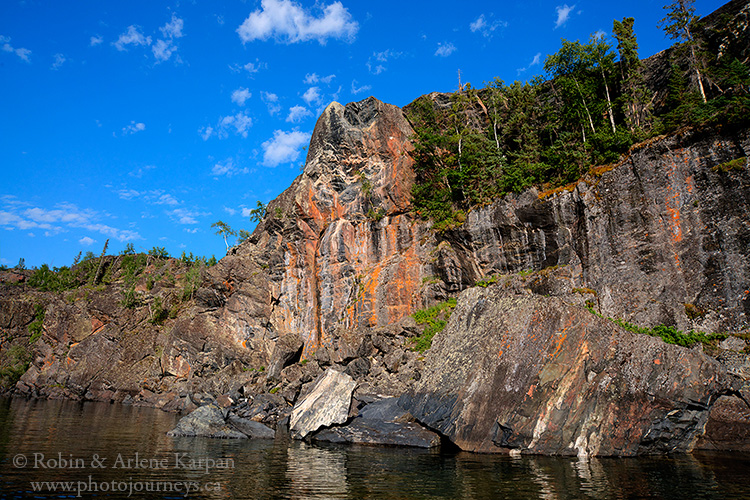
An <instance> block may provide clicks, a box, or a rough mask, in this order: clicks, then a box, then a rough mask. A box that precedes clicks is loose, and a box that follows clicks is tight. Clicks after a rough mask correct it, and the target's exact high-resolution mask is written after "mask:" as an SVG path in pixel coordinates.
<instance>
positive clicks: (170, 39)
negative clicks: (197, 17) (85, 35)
mask: <svg viewBox="0 0 750 500" xmlns="http://www.w3.org/2000/svg"><path fill="white" fill-rule="evenodd" d="M183 27H184V22H183V20H182V19H180V18H178V17H177V16H176V15H175V14H174V13H172V19H171V20H170V21H169V22H167V23H166V24H165V25H164V26H162V27H161V28H159V31H160V32H161V35H162V36H161V38H159V39H158V40H156V42H154V43H153V45H152V38H151V36H146V35H145V34H144V33H143V32H142V31H141V28H140V27H139V26H135V25H131V26H128V29H127V31H126V32H125V33H122V34H121V35H120V36H119V38H118V39H117V41H115V42H113V43H112V45H114V46H115V48H116V49H117V50H119V51H125V50H127V49H128V46H131V45H132V46H134V47H138V46H150V47H151V52H152V53H153V55H154V59H156V62H157V64H158V63H162V62H164V61H168V60H169V59H170V58H171V57H172V55H173V54H174V53H175V52H176V51H177V44H176V42H175V40H176V39H178V38H182V37H183V36H184V33H183V32H182V29H183ZM100 40H101V37H91V45H96V44H98V43H101V41H100ZM177 60H178V62H179V61H180V60H179V56H178V59H177Z"/></svg>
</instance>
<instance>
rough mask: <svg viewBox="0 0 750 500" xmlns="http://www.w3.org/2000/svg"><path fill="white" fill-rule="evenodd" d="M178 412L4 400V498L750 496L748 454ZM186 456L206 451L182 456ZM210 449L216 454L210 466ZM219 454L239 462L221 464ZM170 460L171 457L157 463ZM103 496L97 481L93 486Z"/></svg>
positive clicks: (0, 495)
mask: <svg viewBox="0 0 750 500" xmlns="http://www.w3.org/2000/svg"><path fill="white" fill-rule="evenodd" d="M176 419H177V416H175V415H171V414H167V413H163V412H161V411H157V410H152V409H146V408H132V407H125V406H117V405H106V404H99V403H83V404H82V403H74V402H63V401H25V400H0V499H4V498H21V497H29V496H39V492H36V491H32V490H33V488H32V486H31V483H32V482H34V481H36V482H39V481H47V482H50V481H61V482H62V481H85V480H87V479H89V477H91V478H92V479H93V480H94V481H95V482H98V483H104V482H109V484H112V482H113V481H114V482H115V483H116V484H121V483H122V484H126V483H127V482H128V481H130V484H141V485H144V484H146V483H149V484H152V486H153V485H154V484H157V483H159V482H161V483H169V484H173V483H177V482H182V483H184V484H196V485H200V486H201V487H202V489H200V490H199V491H192V490H191V491H188V492H187V493H189V495H188V497H189V498H201V499H203V498H205V499H209V498H210V499H225V498H232V499H245V498H247V499H256V498H257V499H276V498H288V499H359V498H377V499H427V498H429V499H432V498H435V499H467V500H469V499H486V498H512V499H554V500H558V499H560V500H566V499H578V498H583V499H586V498H595V499H630V498H655V499H656V498H658V499H662V498H665V499H670V498H673V499H684V498H706V499H714V498H715V499H719V498H722V499H723V498H750V481H749V479H750V455H747V454H718V453H711V454H708V453H706V454H695V455H694V456H690V455H682V456H675V457H655V458H639V459H608V458H599V459H597V458H592V459H588V460H581V459H578V458H559V457H526V456H523V457H516V458H513V457H507V456H494V455H475V454H468V453H446V452H443V453H440V452H436V451H434V450H412V449H399V448H375V447H362V446H336V445H309V444H305V443H301V442H296V441H288V440H283V439H279V440H277V441H250V440H247V441H237V440H216V439H200V438H176V439H175V438H169V437H167V436H166V435H165V432H166V431H167V430H169V429H170V428H172V427H173V426H174V424H175V423H176ZM35 453H41V454H44V456H45V457H47V458H55V457H58V456H60V457H62V458H65V457H73V458H79V457H80V458H85V459H87V460H88V459H90V458H91V457H92V456H94V455H97V454H98V455H99V456H101V457H106V458H107V459H108V462H107V464H109V465H110V466H111V465H112V464H113V462H114V461H115V460H116V459H117V457H118V456H121V457H122V458H123V459H127V458H130V459H134V458H136V457H140V458H146V459H149V460H152V461H151V462H144V463H143V464H144V465H146V466H145V467H140V468H135V467H132V465H133V463H132V462H131V467H129V468H125V469H123V468H112V467H106V468H100V469H93V468H92V467H90V465H89V466H87V467H86V468H83V469H81V468H67V469H66V468H47V469H41V468H37V469H34V468H30V467H16V466H15V465H14V462H13V460H14V458H15V457H17V456H18V455H24V456H28V457H33V456H34V454H35ZM58 454H60V455H58ZM180 457H182V458H184V459H186V460H193V461H194V462H186V463H180V462H179V458H180ZM200 459H205V460H210V461H212V462H206V463H203V466H202V467H201V466H198V465H200V464H199V463H198V462H197V461H199V460H200ZM160 461H163V462H160ZM219 461H224V462H223V463H229V464H231V467H224V468H222V467H217V466H215V465H216V464H217V463H218V462H219ZM162 463H163V464H164V467H155V466H154V465H159V464H162ZM186 464H193V465H194V466H187V465H186ZM211 464H213V465H214V466H212V465H211ZM161 483H159V484H161ZM109 488H111V486H109ZM130 493H131V496H130V497H129V498H184V497H185V493H186V492H185V489H184V488H183V489H182V490H180V491H174V490H170V491H166V490H160V491H154V490H153V488H152V490H145V489H144V490H142V491H138V492H137V494H133V492H130ZM75 496H76V495H75V494H72V495H71V494H67V495H66V494H61V493H59V492H58V493H54V494H53V493H51V492H46V493H45V494H42V495H41V497H43V498H63V497H75ZM91 496H92V495H91V492H90V491H84V494H83V495H82V497H83V498H90V497H91ZM97 496H98V497H102V496H106V497H110V498H128V492H127V491H122V490H120V491H114V492H113V491H111V489H110V490H108V491H99V492H98V493H97Z"/></svg>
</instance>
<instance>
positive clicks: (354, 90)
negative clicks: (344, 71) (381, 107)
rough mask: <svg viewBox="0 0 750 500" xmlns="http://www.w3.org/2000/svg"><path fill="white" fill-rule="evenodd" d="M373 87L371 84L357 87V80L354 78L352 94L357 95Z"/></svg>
mask: <svg viewBox="0 0 750 500" xmlns="http://www.w3.org/2000/svg"><path fill="white" fill-rule="evenodd" d="M371 88H372V87H371V86H370V85H363V86H361V87H357V80H352V94H354V95H357V94H359V93H361V92H367V91H368V90H370V89H371Z"/></svg>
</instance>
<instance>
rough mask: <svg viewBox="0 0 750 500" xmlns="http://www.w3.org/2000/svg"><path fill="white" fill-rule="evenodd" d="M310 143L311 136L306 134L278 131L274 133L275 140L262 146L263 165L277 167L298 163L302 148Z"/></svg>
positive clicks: (294, 131)
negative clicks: (282, 164)
mask: <svg viewBox="0 0 750 500" xmlns="http://www.w3.org/2000/svg"><path fill="white" fill-rule="evenodd" d="M309 142H310V134H308V133H306V132H299V131H297V130H293V131H291V132H284V131H282V130H276V131H274V133H273V138H271V139H269V140H267V141H266V142H264V143H263V144H261V147H262V148H263V165H265V166H267V167H275V166H277V165H280V164H281V163H290V162H293V161H296V160H297V159H298V158H299V156H300V153H301V151H302V147H303V146H305V145H306V144H307V143H309Z"/></svg>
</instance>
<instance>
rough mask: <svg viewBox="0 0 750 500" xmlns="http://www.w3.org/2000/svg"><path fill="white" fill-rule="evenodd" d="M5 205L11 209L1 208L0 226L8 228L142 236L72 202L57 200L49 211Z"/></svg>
mask: <svg viewBox="0 0 750 500" xmlns="http://www.w3.org/2000/svg"><path fill="white" fill-rule="evenodd" d="M6 208H10V211H0V226H5V227H6V228H10V229H21V230H26V229H44V230H45V233H44V234H45V235H46V236H53V235H55V234H58V233H61V232H64V231H67V230H69V229H73V228H74V229H85V230H86V231H90V232H96V233H101V234H103V235H105V236H107V237H109V238H115V239H117V240H119V241H132V240H139V239H142V238H141V235H140V234H138V233H137V232H136V231H132V230H127V229H118V228H115V227H112V226H108V225H106V224H101V223H100V222H99V219H101V218H102V217H103V215H102V214H99V213H98V212H96V211H94V210H91V209H80V208H78V207H77V206H76V205H74V204H72V203H60V204H58V205H57V206H56V208H54V209H52V210H48V209H44V208H39V207H32V208H27V209H25V210H23V211H21V212H17V211H15V208H16V206H12V205H8V206H6Z"/></svg>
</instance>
